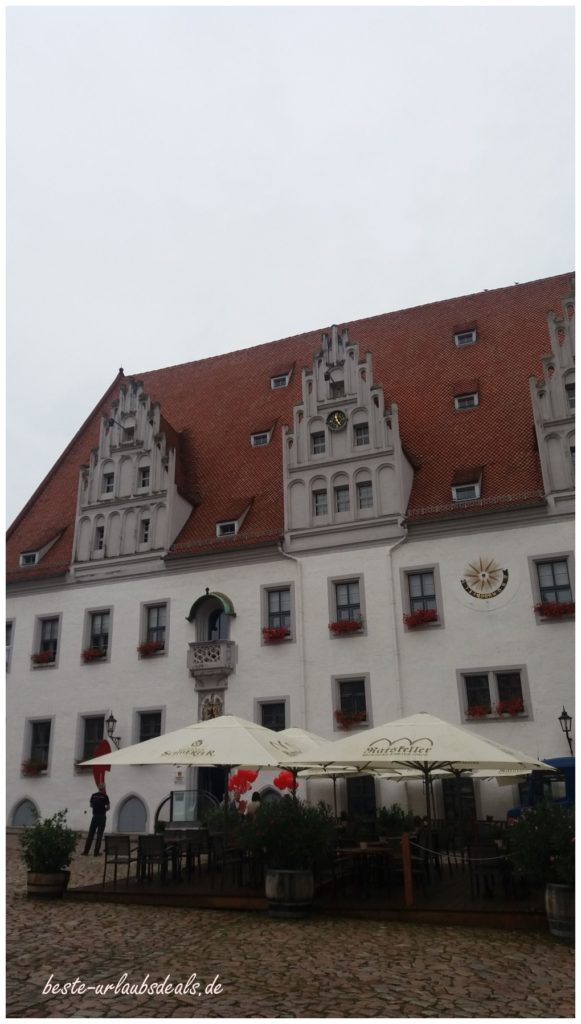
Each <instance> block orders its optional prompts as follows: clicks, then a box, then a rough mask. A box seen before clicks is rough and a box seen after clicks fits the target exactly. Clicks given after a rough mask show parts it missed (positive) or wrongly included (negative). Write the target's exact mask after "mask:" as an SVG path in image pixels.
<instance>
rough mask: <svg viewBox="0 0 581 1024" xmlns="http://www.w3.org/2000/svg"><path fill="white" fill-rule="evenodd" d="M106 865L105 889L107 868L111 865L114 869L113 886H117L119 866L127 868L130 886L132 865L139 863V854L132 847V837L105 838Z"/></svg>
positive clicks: (116, 836)
mask: <svg viewBox="0 0 581 1024" xmlns="http://www.w3.org/2000/svg"><path fill="white" fill-rule="evenodd" d="M104 838H105V863H104V865H103V887H105V881H106V877H107V868H108V866H109V865H110V864H112V865H113V867H114V869H115V870H114V874H113V885H117V868H118V867H119V865H122V866H123V867H125V868H127V879H126V885H129V874H130V871H131V865H132V864H135V863H136V862H137V852H136V850H135V847H134V846H132V845H131V836H128V835H115V836H105V837H104Z"/></svg>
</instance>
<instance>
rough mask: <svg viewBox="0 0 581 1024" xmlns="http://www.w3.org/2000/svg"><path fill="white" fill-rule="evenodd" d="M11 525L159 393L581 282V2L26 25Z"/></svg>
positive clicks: (248, 11)
mask: <svg viewBox="0 0 581 1024" xmlns="http://www.w3.org/2000/svg"><path fill="white" fill-rule="evenodd" d="M7 26H8V31H7V43H8V65H7V101H8V130H7V172H8V200H7V227H8V261H7V271H8V273H7V297H8V316H7V447H8V476H7V521H8V523H9V522H10V521H11V520H12V519H13V518H14V516H15V515H16V514H17V513H18V511H19V510H20V508H21V507H22V506H23V505H24V503H25V502H26V501H27V499H28V498H29V497H30V495H31V494H32V492H33V490H34V489H35V488H36V487H37V486H38V484H39V483H40V481H41V480H42V478H43V477H44V476H45V474H46V473H47V472H48V470H49V469H50V467H51V465H52V464H53V463H54V461H55V460H56V459H57V458H58V456H59V455H60V453H61V452H62V450H63V449H64V447H65V446H66V444H67V443H68V441H69V440H70V438H71V436H72V435H73V433H74V432H75V431H76V430H77V429H78V427H79V426H80V424H81V423H82V421H83V420H84V419H85V417H86V416H87V415H88V413H89V412H90V410H91V409H92V407H93V406H94V405H95V404H96V402H97V401H98V400H99V398H100V397H101V395H102V394H103V392H104V391H105V389H106V388H107V387H108V386H109V384H110V383H111V381H112V379H113V378H114V376H115V374H116V373H117V369H118V367H119V366H123V367H124V369H125V372H126V373H134V372H139V371H143V370H147V369H154V368H157V367H160V366H168V365H171V364H174V363H180V362H184V361H187V360H191V359H197V358H202V357H204V356H207V355H212V354H215V353H218V352H226V351H231V350H234V349H237V348H244V347H246V346H250V345H256V344H260V343H261V342H265V341H270V340H273V339H276V338H280V337H286V336H289V335H292V334H295V333H299V332H300V331H303V330H309V329H312V328H317V327H321V328H323V327H325V326H327V325H329V324H331V323H336V322H342V321H345V320H355V319H357V318H359V317H362V316H368V315H372V314H375V313H382V312H387V311H388V310H392V309H400V308H403V307H406V306H414V305H418V304H421V303H425V302H429V301H432V300H434V299H444V298H450V297H452V296H454V295H460V294H463V293H468V292H472V291H480V290H482V289H484V288H494V287H498V286H502V285H506V284H513V282H514V281H527V280H533V279H535V278H539V277H545V276H548V275H551V274H557V273H563V272H565V271H568V270H571V269H572V267H573V239H574V227H573V147H574V143H573V131H574V126H573V42H574V40H573V8H557V7H552V8H551V7H537V8H534V7H521V8H502V7H500V8H499V7H488V8H486V7H482V8H466V7H464V8H462V7H449V8H425V7H424V8H395V7H393V8H390V7H385V8H361V7H352V8H349V7H348V8H338V7H336V8H199V7H198V8H196V7H181V8H151V7H150V8H147V7H141V8H106V7H101V8H80V7H79V8H66V7H65V8H11V9H9V10H8V13H7Z"/></svg>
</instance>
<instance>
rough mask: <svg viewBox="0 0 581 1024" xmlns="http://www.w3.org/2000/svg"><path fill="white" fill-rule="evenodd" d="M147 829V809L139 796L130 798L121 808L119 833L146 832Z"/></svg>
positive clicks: (118, 824) (118, 823) (118, 819)
mask: <svg viewBox="0 0 581 1024" xmlns="http://www.w3.org/2000/svg"><path fill="white" fill-rule="evenodd" d="M146 827H147V808H146V806H145V804H144V803H143V800H141V798H140V797H138V796H128V797H127V798H126V799H125V800H124V801H123V803H122V804H121V807H120V808H119V815H118V818H117V831H118V832H145V831H146Z"/></svg>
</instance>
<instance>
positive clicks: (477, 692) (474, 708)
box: [464, 672, 492, 717]
mask: <svg viewBox="0 0 581 1024" xmlns="http://www.w3.org/2000/svg"><path fill="white" fill-rule="evenodd" d="M464 685H465V687H466V708H467V712H466V713H467V715H468V717H470V716H471V714H472V713H473V714H476V713H477V712H478V711H479V710H481V711H482V714H483V715H484V714H490V712H491V710H492V704H491V699H490V684H489V681H488V673H487V672H485V673H481V674H478V675H473V676H470V675H466V676H464Z"/></svg>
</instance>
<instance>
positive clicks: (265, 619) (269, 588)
mask: <svg viewBox="0 0 581 1024" xmlns="http://www.w3.org/2000/svg"><path fill="white" fill-rule="evenodd" d="M282 590H288V591H289V601H290V625H289V627H288V628H289V630H290V632H289V635H288V637H286V639H285V641H284V642H285V643H296V638H297V634H296V613H295V585H294V583H293V582H292V581H289V580H287V581H284V582H280V583H278V582H277V583H264V584H262V585H261V587H260V618H261V629H260V643H261V646H262V647H264V646H266V647H270V646H272V645H271V644H269V643H268V641H266V640H265V639H264V634H263V632H262V630H263V629H269V628H276V627H271V626H270V622H269V616H270V605H269V601H270V597H269V595H270V594H271V593H278V592H280V591H282Z"/></svg>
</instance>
